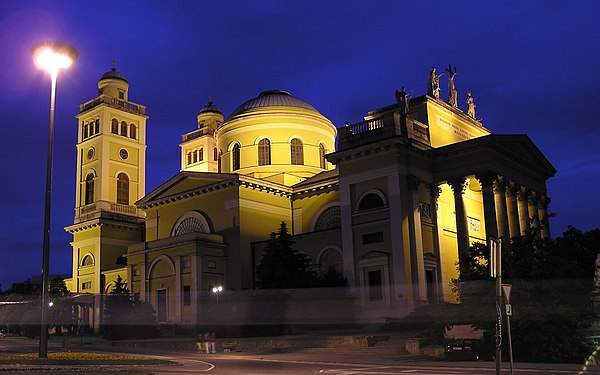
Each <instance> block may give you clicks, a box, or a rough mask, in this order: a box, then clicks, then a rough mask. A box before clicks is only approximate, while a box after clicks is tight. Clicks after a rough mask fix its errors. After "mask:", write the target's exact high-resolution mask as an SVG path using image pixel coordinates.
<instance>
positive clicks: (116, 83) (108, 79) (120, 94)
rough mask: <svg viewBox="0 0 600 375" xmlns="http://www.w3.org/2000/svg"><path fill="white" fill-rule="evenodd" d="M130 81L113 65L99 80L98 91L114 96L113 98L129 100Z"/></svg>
mask: <svg viewBox="0 0 600 375" xmlns="http://www.w3.org/2000/svg"><path fill="white" fill-rule="evenodd" d="M128 91H129V82H127V79H125V76H123V74H121V73H119V72H118V71H117V68H115V67H114V65H113V67H112V68H111V69H110V70H109V71H108V72H106V73H104V74H103V75H102V77H100V80H99V81H98V93H99V94H100V95H102V94H105V95H109V96H112V97H113V98H117V99H121V100H125V101H127V100H128Z"/></svg>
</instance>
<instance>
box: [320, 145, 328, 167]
mask: <svg viewBox="0 0 600 375" xmlns="http://www.w3.org/2000/svg"><path fill="white" fill-rule="evenodd" d="M326 151H327V150H326V149H325V145H324V144H322V143H319V160H320V162H321V169H327V160H326V159H325V153H326Z"/></svg>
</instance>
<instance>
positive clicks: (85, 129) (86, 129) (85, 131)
mask: <svg viewBox="0 0 600 375" xmlns="http://www.w3.org/2000/svg"><path fill="white" fill-rule="evenodd" d="M89 131H90V125H89V124H85V125H83V139H86V138H87V137H88V136H89Z"/></svg>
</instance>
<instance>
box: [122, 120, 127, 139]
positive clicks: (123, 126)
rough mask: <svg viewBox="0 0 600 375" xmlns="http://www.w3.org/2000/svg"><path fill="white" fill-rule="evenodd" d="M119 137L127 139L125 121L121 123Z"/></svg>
mask: <svg viewBox="0 0 600 375" xmlns="http://www.w3.org/2000/svg"><path fill="white" fill-rule="evenodd" d="M121 135H122V136H124V137H127V123H126V122H125V121H121Z"/></svg>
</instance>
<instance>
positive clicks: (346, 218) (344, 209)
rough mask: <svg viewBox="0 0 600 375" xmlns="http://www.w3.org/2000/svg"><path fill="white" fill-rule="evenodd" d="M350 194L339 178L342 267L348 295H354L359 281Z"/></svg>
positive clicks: (345, 182)
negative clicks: (356, 268)
mask: <svg viewBox="0 0 600 375" xmlns="http://www.w3.org/2000/svg"><path fill="white" fill-rule="evenodd" d="M352 212H353V207H352V194H351V185H350V183H349V182H348V181H344V178H343V177H341V176H340V214H341V216H342V218H341V221H342V249H343V250H342V262H343V264H342V266H343V272H344V277H345V278H346V280H348V288H349V292H350V293H354V292H355V289H354V288H356V286H357V283H358V282H359V279H358V278H357V277H356V272H355V267H356V266H355V258H354V239H353V236H352V232H353V230H352ZM358 285H360V284H358Z"/></svg>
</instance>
